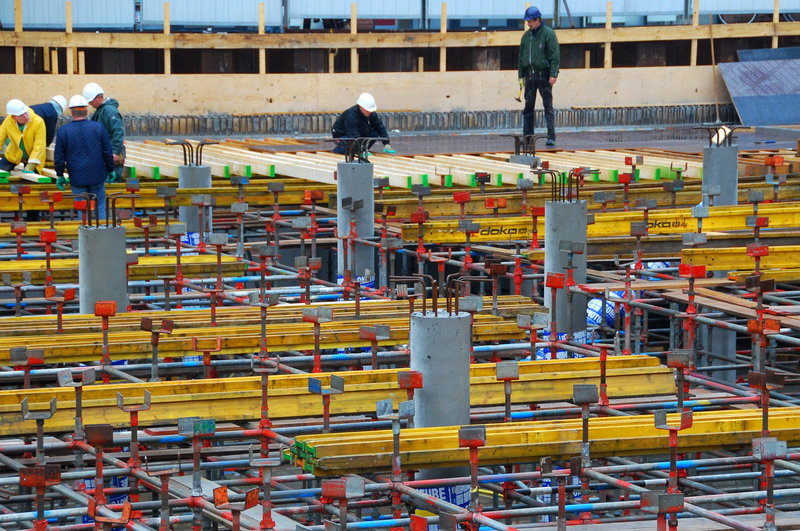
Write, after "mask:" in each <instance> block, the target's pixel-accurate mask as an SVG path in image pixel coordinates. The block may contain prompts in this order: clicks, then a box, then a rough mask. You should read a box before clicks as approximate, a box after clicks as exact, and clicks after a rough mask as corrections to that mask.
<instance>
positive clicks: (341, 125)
mask: <svg viewBox="0 0 800 531" xmlns="http://www.w3.org/2000/svg"><path fill="white" fill-rule="evenodd" d="M377 110H378V106H377V105H376V104H375V98H374V97H373V96H372V94H370V93H369V92H362V93H361V95H360V96H359V97H358V100H357V101H356V104H355V105H353V106H352V107H350V108H349V109H347V110H346V111H344V112H343V113H342V114H340V115H339V117H338V118H337V119H336V121H335V122H334V123H333V129H332V130H331V135H332V136H333V138H382V139H385V140H383V152H384V153H388V154H390V155H393V154H395V153H396V151H395V150H393V149H392V146H390V145H389V133H388V132H387V131H386V127H384V125H383V122H382V121H381V118H380V116H378V113H377V112H375V111H377ZM375 142H377V140H371V141H369V142H368V143H367V146H366V148H367V149H369V148H370V147H371V146H372V144H374V143H375ZM333 152H334V153H339V154H341V155H344V152H345V146H344V143H342V142H337V143H336V147H335V148H333Z"/></svg>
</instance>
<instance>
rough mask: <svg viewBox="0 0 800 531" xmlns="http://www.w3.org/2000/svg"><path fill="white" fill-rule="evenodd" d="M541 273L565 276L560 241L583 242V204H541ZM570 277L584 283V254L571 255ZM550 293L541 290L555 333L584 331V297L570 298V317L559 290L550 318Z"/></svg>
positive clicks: (585, 300)
mask: <svg viewBox="0 0 800 531" xmlns="http://www.w3.org/2000/svg"><path fill="white" fill-rule="evenodd" d="M544 225H545V228H544V242H545V243H544V272H545V275H549V274H550V273H563V274H565V275H566V273H567V269H566V267H567V263H568V255H567V253H565V252H561V251H560V250H559V248H560V242H561V241H571V242H577V243H583V244H585V243H586V229H587V223H586V201H583V200H581V201H571V202H566V201H564V202H561V201H555V202H554V201H548V202H546V203H545V204H544ZM572 267H573V278H574V279H575V282H576V283H579V284H580V283H584V282H586V252H585V251H584V253H583V254H573V255H572ZM550 299H551V290H550V289H549V288H545V290H544V303H545V306H546V307H547V308H549V309H550V319H551V320H552V319H553V318H554V317H555V319H556V323H557V326H558V332H559V333H561V332H566V331H567V329H568V325H569V330H571V331H572V332H573V333H574V332H578V331H580V330H585V329H586V304H587V298H586V296H585V295H574V296H573V297H572V315H570V314H569V312H568V311H567V294H566V291H565V290H563V289H562V290H559V291H558V294H557V296H556V314H555V315H553V304H552V301H551V300H550Z"/></svg>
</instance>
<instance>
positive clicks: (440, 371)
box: [410, 311, 471, 479]
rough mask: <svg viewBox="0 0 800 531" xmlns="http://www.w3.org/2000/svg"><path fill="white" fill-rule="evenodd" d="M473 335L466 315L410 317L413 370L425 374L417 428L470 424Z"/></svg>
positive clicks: (426, 474)
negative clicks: (470, 377) (471, 340)
mask: <svg viewBox="0 0 800 531" xmlns="http://www.w3.org/2000/svg"><path fill="white" fill-rule="evenodd" d="M470 334H471V327H470V315H469V314H468V313H467V312H460V313H458V314H449V313H447V312H443V311H439V312H438V314H434V313H432V312H428V313H426V314H425V315H422V313H419V312H417V313H413V314H412V315H411V331H410V350H411V370H414V371H420V372H421V373H422V389H417V390H416V391H415V392H414V409H415V414H414V426H415V427H419V428H431V427H436V426H463V425H468V424H469V355H470V350H469V345H470ZM465 470H466V469H465V468H464V467H453V468H447V469H436V470H423V471H421V472H420V475H419V476H417V477H419V478H421V479H425V478H440V477H448V476H453V475H457V474H463V473H464V471H465Z"/></svg>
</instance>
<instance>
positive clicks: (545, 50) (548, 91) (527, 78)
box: [517, 6, 561, 146]
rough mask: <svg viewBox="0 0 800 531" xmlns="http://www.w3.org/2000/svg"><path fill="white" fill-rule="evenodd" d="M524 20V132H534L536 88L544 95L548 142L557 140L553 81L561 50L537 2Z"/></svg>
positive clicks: (521, 64)
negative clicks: (543, 20)
mask: <svg viewBox="0 0 800 531" xmlns="http://www.w3.org/2000/svg"><path fill="white" fill-rule="evenodd" d="M523 20H525V22H526V23H527V25H528V31H526V32H525V33H524V34H523V35H522V41H521V42H520V45H519V60H518V62H517V69H518V72H519V88H520V89H523V88H524V89H525V108H524V109H522V134H523V135H525V136H527V135H532V134H533V125H534V119H533V112H534V106H535V104H536V91H537V90H538V91H539V94H541V95H542V105H543V106H544V119H545V122H547V145H548V146H554V145H555V144H556V116H555V112H553V85H555V84H556V80H557V79H558V65H559V60H560V57H561V56H560V52H559V50H558V38H557V37H556V32H555V31H554V30H553V28H551V27H549V26H545V25H544V24H542V13H541V12H540V11H539V8H538V7H536V6H531V7H529V8H528V9H526V10H525V16H524V17H523Z"/></svg>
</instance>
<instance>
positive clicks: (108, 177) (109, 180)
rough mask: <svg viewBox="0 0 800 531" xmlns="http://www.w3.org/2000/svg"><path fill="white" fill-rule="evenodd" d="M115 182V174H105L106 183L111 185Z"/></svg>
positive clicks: (111, 172)
mask: <svg viewBox="0 0 800 531" xmlns="http://www.w3.org/2000/svg"><path fill="white" fill-rule="evenodd" d="M116 180H117V174H116V173H114V172H113V171H110V172H108V173H106V182H107V183H113V182H114V181H116Z"/></svg>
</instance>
